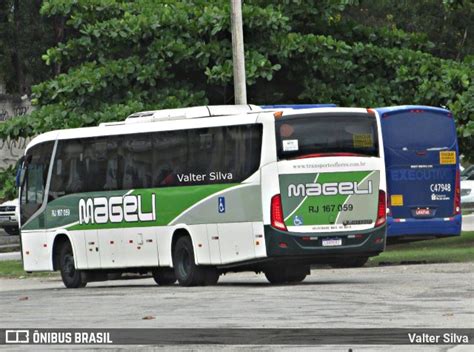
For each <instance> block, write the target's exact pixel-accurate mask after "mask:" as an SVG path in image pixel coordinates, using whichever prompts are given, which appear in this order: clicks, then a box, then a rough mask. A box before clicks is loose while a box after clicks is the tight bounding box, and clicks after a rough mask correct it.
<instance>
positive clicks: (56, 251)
mask: <svg viewBox="0 0 474 352" xmlns="http://www.w3.org/2000/svg"><path fill="white" fill-rule="evenodd" d="M66 242H69V243H71V240H70V239H69V237H68V236H67V235H66V234H64V233H61V234H58V235H57V236H56V237H55V238H54V242H53V252H52V254H53V258H52V259H53V270H54V271H57V270H59V265H60V263H59V259H60V252H61V248H62V247H63V246H64V245H65V243H66Z"/></svg>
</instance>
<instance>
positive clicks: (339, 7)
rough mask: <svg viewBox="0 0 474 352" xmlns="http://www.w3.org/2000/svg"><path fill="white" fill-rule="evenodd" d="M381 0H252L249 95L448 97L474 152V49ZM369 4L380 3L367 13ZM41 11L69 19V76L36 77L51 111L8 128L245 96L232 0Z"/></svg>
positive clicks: (351, 102) (63, 59)
mask: <svg viewBox="0 0 474 352" xmlns="http://www.w3.org/2000/svg"><path fill="white" fill-rule="evenodd" d="M423 1H425V0H423ZM430 1H431V0H430ZM433 1H434V0H432V1H431V2H433ZM426 2H429V1H428V0H426ZM381 3H382V5H371V7H370V6H368V5H366V3H365V2H359V1H356V0H339V1H333V0H322V1H321V0H319V1H316V0H283V1H279V2H278V3H276V4H274V3H273V2H270V1H263V0H252V1H246V2H245V3H244V7H243V17H244V37H245V40H246V44H245V49H246V54H245V55H246V72H247V84H248V96H249V102H251V103H256V104H269V103H283V102H292V103H299V102H300V103H303V102H307V103H317V102H323V103H324V102H331V103H336V104H339V105H343V106H384V105H394V104H427V105H435V106H440V105H443V106H447V107H449V108H450V109H452V110H453V112H454V115H455V116H456V118H457V121H458V129H459V137H460V145H461V148H462V151H463V152H464V153H465V154H466V155H467V157H469V158H473V157H474V151H473V150H474V148H471V145H472V140H473V139H472V134H473V132H474V126H473V120H474V116H473V110H474V109H473V108H472V104H473V103H472V101H473V99H472V98H473V93H474V92H473V89H472V86H473V85H472V79H473V77H472V72H473V62H474V61H473V60H471V61H469V54H470V53H471V52H470V51H467V52H465V53H464V52H463V54H462V55H461V56H462V57H464V59H463V61H461V59H458V60H453V59H450V57H452V56H453V55H454V54H449V55H446V56H445V57H444V58H443V57H438V56H436V54H437V52H436V51H435V50H434V48H435V46H436V45H435V44H434V42H432V41H431V40H430V37H431V36H432V35H431V33H424V32H421V33H418V32H413V33H410V32H407V31H406V30H408V29H410V28H408V27H406V30H404V29H400V28H399V27H402V25H401V24H392V23H389V25H388V26H387V25H386V23H384V22H383V21H380V22H378V20H379V19H380V18H383V14H385V12H386V13H397V14H403V13H406V12H407V11H408V9H409V4H408V3H406V4H405V5H406V6H404V7H403V6H402V7H401V8H400V9H399V8H398V7H396V6H389V5H390V2H383V1H382V2H381ZM384 6H385V7H384ZM420 6H421V5H420ZM453 6H454V5H453ZM367 8H370V9H375V10H376V11H379V13H378V14H374V15H373V16H372V15H371V16H365V17H368V18H369V19H371V20H369V19H367V20H365V19H364V14H365V13H366V9H367ZM467 9H471V6H470V5H469V4H468V6H467ZM384 11H385V12H384ZM396 11H398V12H396ZM41 14H42V15H43V17H44V18H45V19H46V21H52V22H54V21H53V19H58V18H60V19H62V23H63V24H64V31H63V33H65V36H64V40H61V41H60V42H59V43H58V44H57V45H56V46H54V47H51V48H50V49H48V50H47V51H46V53H45V54H44V55H43V59H44V60H45V63H46V64H48V65H49V66H51V67H56V69H55V70H54V71H57V72H56V73H59V74H57V75H56V76H55V77H54V78H52V79H48V80H44V81H43V82H41V83H39V84H37V85H36V86H34V87H33V89H32V91H33V97H34V100H33V101H34V103H35V104H37V105H38V106H39V109H38V110H36V111H35V112H33V113H32V114H31V115H29V116H28V117H27V118H25V119H13V120H11V121H8V122H7V123H5V124H2V125H1V126H0V136H1V137H3V138H6V137H12V138H16V137H18V136H30V135H34V134H37V133H40V132H44V131H47V130H51V129H58V128H67V127H79V126H91V125H96V124H97V123H99V122H103V121H111V120H120V119H123V118H125V117H126V116H127V115H129V114H130V113H132V112H135V111H138V110H147V109H159V108H172V107H178V106H189V105H200V104H208V103H209V104H228V103H231V102H232V101H233V97H232V94H233V89H232V54H231V34H230V16H229V3H228V1H227V0H214V1H212V2H209V1H204V0H194V1H189V0H177V1H167V0H161V1H157V0H136V1H134V2H130V1H124V0H87V1H81V2H79V1H67V0H48V1H43V4H42V7H41ZM414 18H416V20H417V21H421V20H422V16H421V15H420V16H415V17H414ZM400 23H402V22H400ZM424 28H428V27H424V26H423V25H417V26H415V27H414V29H413V30H420V31H422V30H424ZM446 45H447V44H446ZM464 45H465V48H467V49H469V48H471V46H470V45H466V44H464ZM467 49H466V50H467ZM469 50H471V49H469ZM446 52H447V51H446ZM454 56H456V55H454ZM58 67H59V68H60V70H57V68H58ZM60 72H62V73H60Z"/></svg>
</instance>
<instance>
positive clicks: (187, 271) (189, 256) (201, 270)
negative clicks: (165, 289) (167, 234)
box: [171, 229, 219, 286]
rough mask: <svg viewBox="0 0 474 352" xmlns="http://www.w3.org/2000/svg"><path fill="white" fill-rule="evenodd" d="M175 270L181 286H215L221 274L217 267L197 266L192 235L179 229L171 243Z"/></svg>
mask: <svg viewBox="0 0 474 352" xmlns="http://www.w3.org/2000/svg"><path fill="white" fill-rule="evenodd" d="M171 254H172V261H173V269H174V272H175V276H176V279H177V280H178V282H179V284H180V285H181V286H201V285H215V284H216V283H217V281H218V279H219V272H218V271H217V269H216V268H215V267H207V266H206V267H204V266H201V265H197V263H196V256H195V248H194V243H193V240H192V237H191V235H190V233H189V232H188V231H187V230H185V229H178V230H176V231H175V233H174V234H173V239H172V242H171Z"/></svg>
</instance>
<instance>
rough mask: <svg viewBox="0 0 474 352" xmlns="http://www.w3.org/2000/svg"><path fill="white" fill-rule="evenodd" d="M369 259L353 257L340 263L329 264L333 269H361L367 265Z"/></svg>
mask: <svg viewBox="0 0 474 352" xmlns="http://www.w3.org/2000/svg"><path fill="white" fill-rule="evenodd" d="M368 260H369V257H354V258H346V259H341V260H340V261H338V262H336V263H333V264H331V266H332V267H333V268H337V269H342V268H361V267H363V266H364V265H365V263H367V261H368Z"/></svg>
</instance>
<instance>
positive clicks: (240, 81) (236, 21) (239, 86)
mask: <svg viewBox="0 0 474 352" xmlns="http://www.w3.org/2000/svg"><path fill="white" fill-rule="evenodd" d="M230 9H231V14H230V23H231V31H232V61H233V67H234V97H235V104H237V105H238V104H244V105H245V104H247V86H246V81H245V56H244V32H243V29H242V1H241V0H230Z"/></svg>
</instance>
